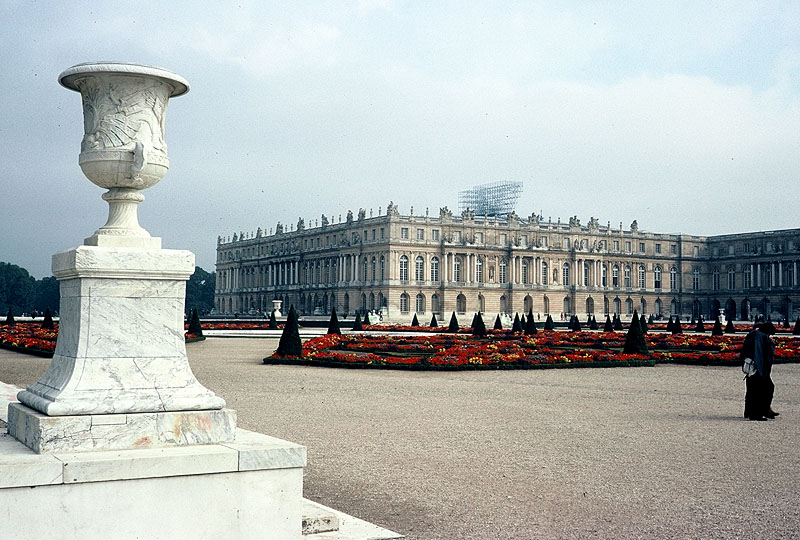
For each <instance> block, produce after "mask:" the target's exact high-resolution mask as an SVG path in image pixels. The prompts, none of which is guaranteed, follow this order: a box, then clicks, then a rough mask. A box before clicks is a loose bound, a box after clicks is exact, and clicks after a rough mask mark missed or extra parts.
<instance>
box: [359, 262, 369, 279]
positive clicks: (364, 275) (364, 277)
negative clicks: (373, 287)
mask: <svg viewBox="0 0 800 540" xmlns="http://www.w3.org/2000/svg"><path fill="white" fill-rule="evenodd" d="M368 277H369V276H368V274H367V258H366V257H364V268H363V269H362V273H361V280H362V281H367V279H368Z"/></svg>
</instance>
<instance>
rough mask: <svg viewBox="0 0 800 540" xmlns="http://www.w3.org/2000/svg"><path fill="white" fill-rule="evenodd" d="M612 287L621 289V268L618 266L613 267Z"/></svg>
mask: <svg viewBox="0 0 800 540" xmlns="http://www.w3.org/2000/svg"><path fill="white" fill-rule="evenodd" d="M611 285H613V286H614V287H619V266H617V265H616V264H615V265H614V266H612V267H611ZM615 313H616V312H615Z"/></svg>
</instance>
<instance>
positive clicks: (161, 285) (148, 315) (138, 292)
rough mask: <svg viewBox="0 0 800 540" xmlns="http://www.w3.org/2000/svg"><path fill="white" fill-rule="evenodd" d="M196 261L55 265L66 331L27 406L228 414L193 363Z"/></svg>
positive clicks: (89, 251)
mask: <svg viewBox="0 0 800 540" xmlns="http://www.w3.org/2000/svg"><path fill="white" fill-rule="evenodd" d="M193 272H194V255H193V254H192V253H191V252H189V251H178V250H164V249H146V248H126V247H102V246H101V247H98V246H79V247H77V248H75V249H72V250H69V251H64V252H60V253H57V254H55V255H54V256H53V274H54V275H55V276H56V277H57V278H58V279H59V281H60V284H61V326H60V330H59V336H58V342H57V345H56V350H55V355H54V356H53V361H52V362H51V364H50V367H49V368H48V370H47V372H46V373H45V375H44V376H43V377H42V378H41V379H40V380H39V381H38V382H36V383H34V384H33V385H31V386H29V387H28V389H27V390H26V391H23V392H20V394H19V396H18V399H19V400H20V401H21V402H22V403H24V404H25V405H27V406H29V407H31V408H33V409H36V410H38V411H40V412H43V413H45V414H47V415H50V416H69V415H83V414H85V415H97V414H123V413H140V412H164V411H190V410H209V409H221V408H223V407H224V406H225V401H224V400H223V399H222V398H220V397H218V396H216V395H215V394H214V393H213V392H211V391H210V390H208V389H207V388H205V387H204V386H202V385H201V384H200V383H199V382H198V381H197V379H196V378H195V376H194V374H193V373H192V371H191V368H190V366H189V362H188V360H187V358H186V345H185V342H184V329H183V305H184V295H185V288H186V283H185V282H186V280H187V279H188V278H189V276H190V275H191V274H192V273H193Z"/></svg>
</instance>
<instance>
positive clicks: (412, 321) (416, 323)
mask: <svg viewBox="0 0 800 540" xmlns="http://www.w3.org/2000/svg"><path fill="white" fill-rule="evenodd" d="M411 326H419V319H417V314H416V313H414V318H413V319H411Z"/></svg>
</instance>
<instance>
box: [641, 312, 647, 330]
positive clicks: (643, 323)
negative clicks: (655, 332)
mask: <svg viewBox="0 0 800 540" xmlns="http://www.w3.org/2000/svg"><path fill="white" fill-rule="evenodd" d="M639 324H640V325H641V327H642V333H643V334H645V335H647V330H648V329H647V321H646V320H645V318H644V313H642V316H641V317H639Z"/></svg>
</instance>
